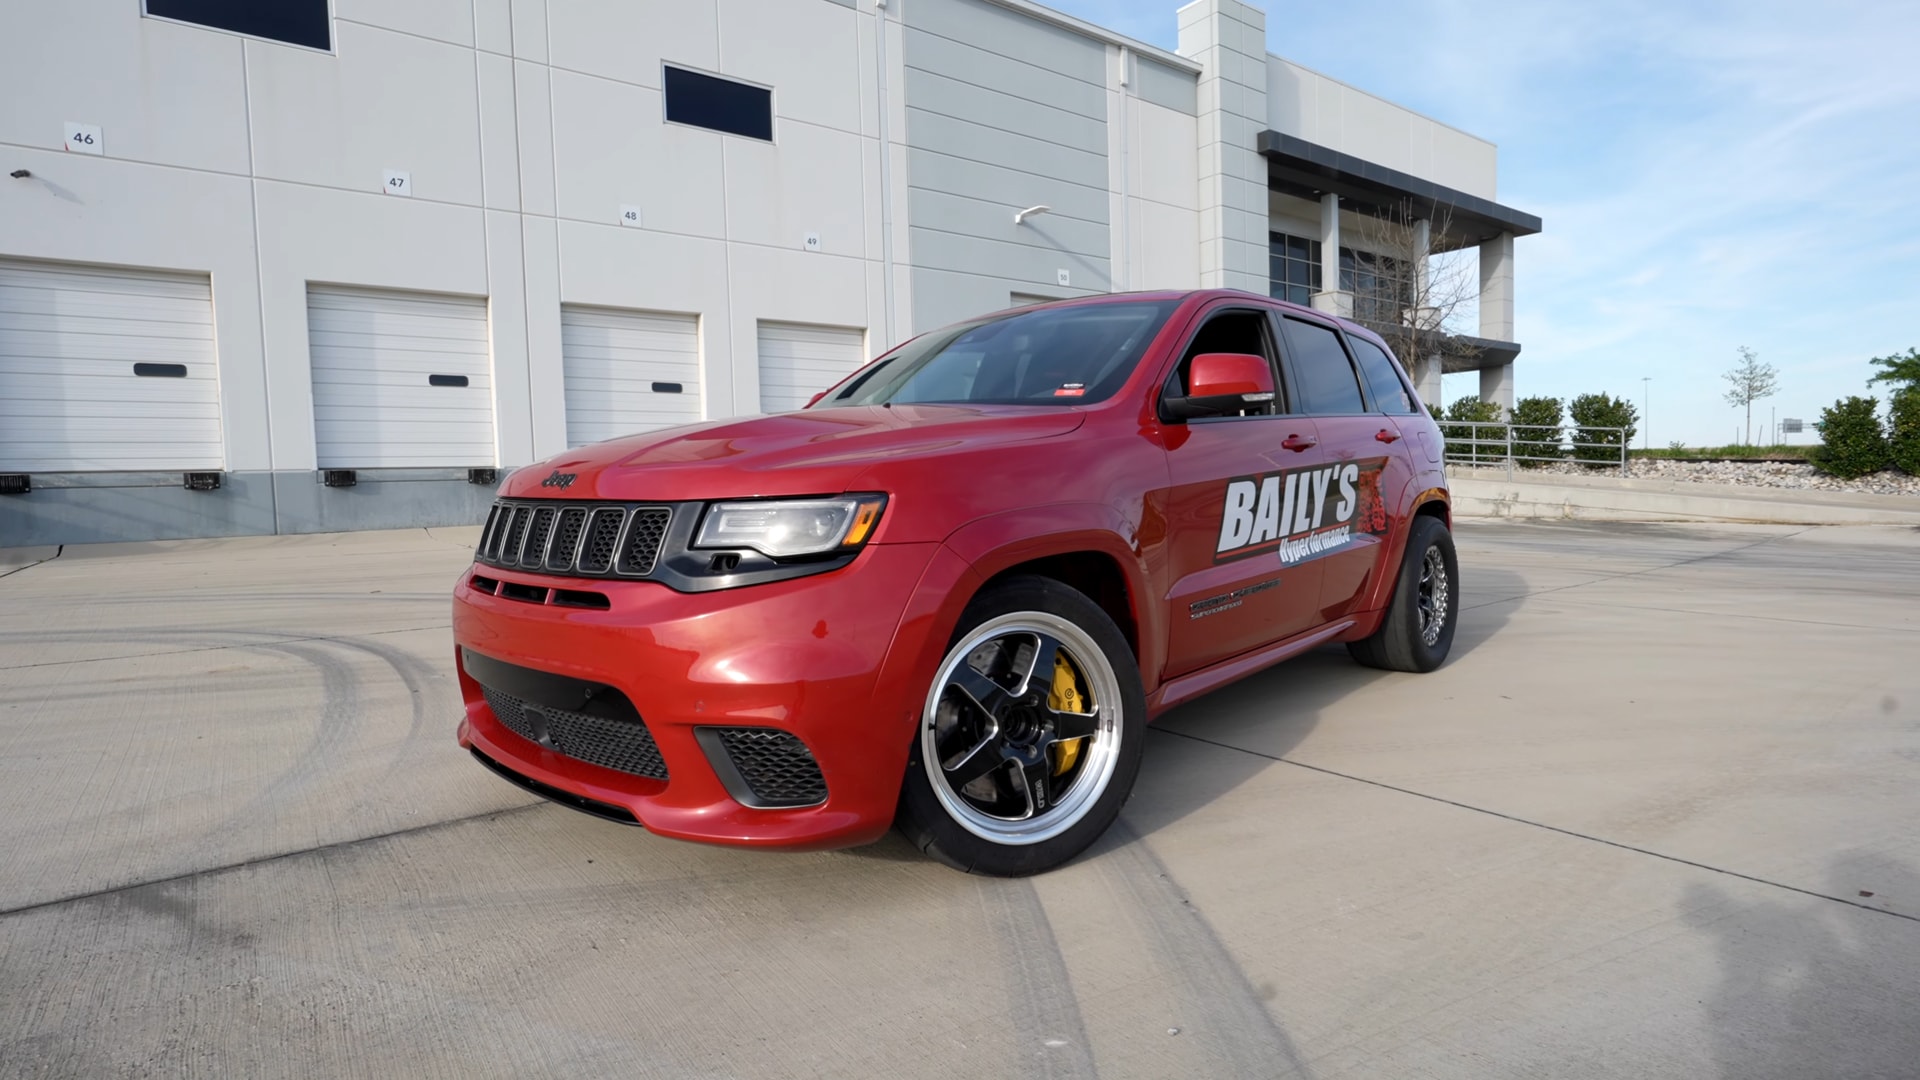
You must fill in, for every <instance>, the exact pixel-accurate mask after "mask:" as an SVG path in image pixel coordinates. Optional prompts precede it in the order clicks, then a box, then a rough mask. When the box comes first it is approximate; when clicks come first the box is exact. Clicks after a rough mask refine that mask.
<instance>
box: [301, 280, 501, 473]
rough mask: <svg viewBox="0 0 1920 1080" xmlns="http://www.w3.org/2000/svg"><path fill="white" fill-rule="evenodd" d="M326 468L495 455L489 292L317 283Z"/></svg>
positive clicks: (469, 461) (316, 359) (316, 373)
mask: <svg viewBox="0 0 1920 1080" xmlns="http://www.w3.org/2000/svg"><path fill="white" fill-rule="evenodd" d="M307 335H308V339H309V342H310V355H311V358H312V361H313V429H314V441H315V443H316V444H317V449H318V451H319V458H320V467H321V468H323V469H377V468H407V467H416V468H417V467H427V466H448V465H453V466H473V465H491V464H493V463H494V444H493V378H492V374H493V369H492V365H491V364H490V363H489V362H488V351H487V302H486V301H485V300H482V299H478V298H475V297H466V296H442V295H439V294H435V293H415V292H396V291H390V290H385V289H349V288H341V287H339V286H333V285H324V286H323V285H309V286H308V287H307Z"/></svg>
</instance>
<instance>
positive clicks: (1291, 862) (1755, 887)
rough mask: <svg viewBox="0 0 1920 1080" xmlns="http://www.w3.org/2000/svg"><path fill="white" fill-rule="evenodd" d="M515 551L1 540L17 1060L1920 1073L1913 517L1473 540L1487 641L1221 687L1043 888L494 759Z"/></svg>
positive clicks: (1181, 721) (1309, 664)
mask: <svg viewBox="0 0 1920 1080" xmlns="http://www.w3.org/2000/svg"><path fill="white" fill-rule="evenodd" d="M471 542H472V530H436V531H434V532H433V533H423V532H403V533H364V534H355V535H344V536H299V537H262V538H248V539H235V540H220V541H188V542H175V543H166V544H147V545H129V546H124V547H118V548H93V549H76V548H67V549H65V550H64V551H63V552H61V553H59V555H58V557H57V558H53V559H51V560H49V561H42V562H38V563H33V560H32V559H23V560H16V561H15V562H13V563H9V564H5V565H6V566H9V567H16V568H17V569H16V570H15V572H13V573H10V574H7V576H4V577H0V1076H8V1077H11V1076H87V1077H95V1076H151V1075H168V1076H221V1077H226V1076H258V1077H274V1076H300V1077H312V1076H420V1077H438V1076H446V1077H477V1076H500V1077H527V1076H551V1075H570V1076H622V1077H625V1076H662V1077H708V1076H711V1077H723V1076H751V1077H759V1076H781V1077H788V1076H855V1075H859V1076H865V1075H886V1076H956V1077H961V1076H964V1077H980V1076H1026V1075H1045V1076H1095V1075H1098V1076H1104V1077H1110V1078H1113V1077H1175V1076H1178V1077H1192V1076H1249V1077H1269V1076H1271V1077H1279V1076H1301V1077H1307V1076H1311V1077H1324V1078H1332V1077H1461V1078H1468V1077H1541V1076H1556V1077H1557V1076H1575V1077H1579V1076H1593V1077H1614V1076H1676V1077H1677V1076H1686V1077H1698V1076H1721V1077H1726V1078H1735V1077H1738V1078H1742V1080H1749V1078H1756V1077H1782V1078H1785V1077H1794V1078H1805V1077H1825V1076H1848V1077H1915V1076H1920V1022H1916V1016H1920V1004H1916V1003H1920V831H1917V830H1916V829H1915V824H1916V822H1920V665H1916V664H1915V663H1914V658H1915V657H1916V656H1920V532H1916V531H1914V530H1911V529H1895V528H1867V527H1861V528H1832V529H1796V528H1790V527H1778V526H1677V525H1602V524H1585V523H1565V524H1528V523H1519V522H1467V523H1464V524H1463V525H1462V526H1461V529H1460V544H1461V563H1462V568H1463V576H1464V577H1465V583H1464V589H1465V593H1464V595H1465V602H1466V604H1467V605H1468V609H1467V610H1466V611H1465V613H1464V616H1463V622H1462V627H1461V631H1460V635H1459V639H1458V642H1457V644H1456V647H1455V654H1454V659H1453V660H1452V661H1451V662H1450V663H1449V664H1448V665H1447V666H1446V667H1444V668H1443V669H1441V670H1440V671H1439V672H1436V673H1434V674H1432V675H1427V676H1404V675H1389V674H1383V673H1379V672H1373V671H1368V670H1364V669H1361V668H1358V667H1356V666H1354V665H1353V664H1351V663H1350V662H1349V661H1348V660H1347V659H1346V658H1345V655H1344V653H1342V652H1340V651H1337V650H1334V651H1327V652H1322V653H1316V654H1313V655H1310V656H1307V657H1303V658H1301V659H1299V660H1296V661H1293V662H1291V663H1289V664H1286V665H1282V666H1281V667H1278V668H1275V669H1272V670H1271V671H1269V672H1267V673H1264V674H1263V675H1260V676H1257V677H1255V678H1253V679H1251V680H1248V681H1246V682H1243V683H1241V684H1238V685H1236V686H1233V687H1229V688H1227V689H1225V690H1223V691H1221V692H1219V693H1216V694H1214V695H1211V696H1210V697H1207V698H1203V699H1201V700H1199V701H1197V702H1194V703H1192V704H1190V705H1187V706H1184V707H1182V708H1181V709H1179V710H1176V711H1175V712H1174V713H1172V714H1170V715H1169V716H1167V717H1166V718H1165V719H1164V720H1163V722H1162V723H1161V724H1160V725H1159V727H1158V728H1157V729H1156V730H1155V732H1154V733H1153V734H1152V735H1151V736H1150V738H1151V743H1150V745H1149V747H1148V758H1147V761H1146V764H1145V766H1144V768H1143V770H1142V773H1141V778H1140V783H1139V787H1138V788H1137V789H1136V794H1135V796H1134V799H1133V801H1132V802H1131V803H1130V804H1129V806H1128V808H1127V810H1126V812H1125V814H1124V815H1123V817H1122V824H1121V827H1119V828H1117V829H1116V830H1115V831H1114V833H1113V834H1111V835H1110V836H1109V837H1107V838H1106V839H1105V840H1103V841H1102V842H1101V843H1100V844H1099V845H1098V846H1097V847H1096V849H1095V850H1094V852H1092V853H1091V854H1090V855H1088V856H1087V857H1085V858H1083V859H1081V860H1080V861H1078V862H1076V863H1075V864H1073V865H1072V866H1070V867H1068V868H1066V869H1064V870H1061V871H1058V872H1056V873H1054V874H1050V875H1047V876H1045V877H1042V878H1039V879H1034V880H1028V881H1011V882H1009V881H993V880H981V879H974V878H969V877H966V876H963V875H959V874H956V873H954V872H952V871H949V870H946V869H944V868H942V867H939V866H937V865H934V864H932V863H929V862H926V861H924V860H922V859H920V858H919V857H918V856H917V855H916V854H915V853H914V852H913V851H912V850H911V849H909V848H908V847H907V846H906V845H905V844H904V843H902V842H900V841H898V840H897V839H891V838H890V839H888V840H887V841H885V842H882V843H880V844H877V845H875V846H873V847H870V848H867V849H862V850H858V851H850V852H837V853H826V854H813V855H780V854H771V853H751V852H740V851H732V850H726V849H718V848H708V847H702V846H697V845H690V844H683V843H676V842H673V841H668V840H662V839H660V838H657V837H653V836H649V835H647V834H646V833H644V832H641V831H639V830H635V829H627V828H622V827H620V826H616V825H610V824H607V823H604V822H600V821H596V820H593V819H590V818H587V817H584V816H582V815H579V814H576V813H573V812H571V811H568V810H565V809H561V808H558V807H554V806H551V805H548V804H545V803H540V802H537V801H534V800H531V799H529V798H528V797H527V796H525V795H524V794H522V793H520V792H519V791H517V790H516V789H514V788H512V787H510V786H508V785H507V784H505V783H503V782H501V781H499V780H498V779H496V778H494V777H492V776H490V775H488V774H486V773H485V772H484V771H483V770H481V769H480V768H479V767H478V766H477V765H475V764H474V763H473V762H472V761H471V759H469V758H468V757H467V756H466V755H465V754H464V753H462V752H461V751H459V749H458V748H457V746H456V745H455V744H454V743H453V741H452V725H453V717H454V716H455V714H456V709H457V699H456V691H455V688H454V685H453V682H452V678H451V674H452V672H451V661H450V656H451V643H450V639H449V637H448V632H447V600H446V596H447V591H448V588H449V587H450V585H451V583H452V581H453V579H454V577H455V575H456V574H458V573H459V571H460V569H461V568H462V567H463V566H464V565H465V564H466V562H467V552H468V550H469V548H468V545H469V544H470V543H471ZM45 554H47V553H37V554H36V555H35V558H39V557H42V556H44V555H45ZM30 563H31V565H28V564H30ZM3 570H4V567H0V572H3Z"/></svg>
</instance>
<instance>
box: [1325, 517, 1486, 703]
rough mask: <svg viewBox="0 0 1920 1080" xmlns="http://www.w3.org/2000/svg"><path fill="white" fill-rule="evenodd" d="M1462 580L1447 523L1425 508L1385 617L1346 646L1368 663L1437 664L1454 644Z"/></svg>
mask: <svg viewBox="0 0 1920 1080" xmlns="http://www.w3.org/2000/svg"><path fill="white" fill-rule="evenodd" d="M1459 581H1460V563H1459V559H1458V558H1457V557H1456V556H1455V555H1454V551H1453V534H1452V533H1451V532H1449V531H1448V529H1447V526H1446V524H1445V523H1444V522H1442V521H1441V520H1440V519H1439V518H1437V517H1432V516H1429V515H1425V514H1423V515H1421V516H1419V517H1416V518H1414V519H1413V524H1412V525H1411V526H1410V527H1409V529H1408V530H1407V550H1406V553H1405V554H1404V555H1403V556H1402V557H1401V559H1400V580H1399V581H1398V582H1397V583H1396V584H1395V585H1394V589H1393V599H1392V600H1391V601H1390V602H1389V603H1388V605H1387V614H1386V617H1385V618H1384V619H1382V620H1380V628H1379V629H1378V630H1375V631H1374V632H1373V636H1372V637H1368V638H1365V639H1363V640H1360V641H1350V642H1348V643H1347V652H1348V653H1349V654H1351V655H1352V656H1353V658H1354V659H1355V660H1358V661H1359V662H1361V663H1362V664H1365V665H1367V666H1368V667H1377V668H1383V669H1385V670H1387V671H1415V672H1424V671H1432V670H1433V669H1434V668H1437V667H1439V666H1440V665H1441V664H1442V663H1443V662H1445V660H1446V659H1447V652H1448V651H1449V650H1450V649H1452V648H1453V628H1454V625H1455V624H1456V623H1458V622H1459V611H1460V585H1459Z"/></svg>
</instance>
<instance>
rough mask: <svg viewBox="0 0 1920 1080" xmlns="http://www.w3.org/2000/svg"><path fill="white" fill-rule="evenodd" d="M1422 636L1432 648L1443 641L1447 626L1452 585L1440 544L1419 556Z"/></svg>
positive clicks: (1451, 599)
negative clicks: (1441, 639) (1442, 632)
mask: <svg viewBox="0 0 1920 1080" xmlns="http://www.w3.org/2000/svg"><path fill="white" fill-rule="evenodd" d="M1419 600H1420V640H1421V641H1423V642H1425V643H1426V644H1427V646H1428V647H1429V648H1431V647H1432V646H1434V645H1437V644H1439V643H1440V632H1441V631H1442V630H1444V629H1446V625H1447V617H1448V615H1449V614H1451V612H1450V610H1449V605H1450V604H1451V603H1452V602H1453V589H1452V588H1451V583H1450V582H1449V580H1448V578H1447V559H1446V555H1445V554H1443V553H1442V552H1441V550H1440V548H1439V546H1438V545H1435V546H1433V547H1430V548H1428V549H1427V554H1426V556H1425V557H1424V558H1422V559H1421V560H1420V595H1419Z"/></svg>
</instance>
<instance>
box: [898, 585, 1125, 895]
mask: <svg viewBox="0 0 1920 1080" xmlns="http://www.w3.org/2000/svg"><path fill="white" fill-rule="evenodd" d="M961 625H962V627H963V629H962V630H961V632H960V633H959V634H957V635H956V636H955V639H954V641H953V644H952V646H951V647H950V648H949V649H948V651H947V654H946V656H945V658H944V659H943V660H942V661H941V664H940V667H939V670H938V671H937V673H936V674H935V677H934V679H933V682H932V685H931V686H930V687H929V689H928V694H927V699H926V705H925V708H924V711H923V712H922V715H921V724H920V732H919V738H918V740H917V745H916V748H915V750H916V753H915V755H914V757H915V759H916V762H917V765H916V767H915V768H913V769H911V770H910V775H909V776H908V780H907V785H906V788H905V790H904V791H903V793H902V799H901V826H902V828H903V830H904V831H905V832H906V833H907V835H908V836H909V837H910V838H912V839H913V840H914V841H915V843H916V844H917V845H918V846H920V847H921V848H922V849H923V850H927V851H928V852H929V853H930V854H933V855H935V856H937V857H939V858H942V859H944V860H945V861H947V862H949V863H951V864H953V865H956V866H961V867H962V868H963V869H969V870H978V871H981V872H984V873H994V874H1021V873H1033V872H1036V871H1039V870H1044V869H1047V868H1049V867H1051V866H1055V865H1058V864H1059V863H1061V862H1064V861H1066V860H1067V859H1069V858H1072V857H1073V856H1074V855H1075V854H1078V853H1079V852H1080V851H1081V850H1082V849H1084V848H1085V847H1086V845H1087V844H1089V843H1091V842H1092V841H1093V839H1094V838H1095V837H1097V836H1098V835H1099V834H1100V833H1101V832H1102V831H1104V830H1105V829H1106V827H1107V824H1108V823H1109V822H1111V821H1112V819H1113V817H1114V816H1115V815H1116V814H1117V813H1118V812H1119V807H1120V803H1121V802H1123V801H1124V800H1125V798H1126V795H1127V792H1128V789H1130V788H1131V787H1132V784H1133V777H1134V773H1135V771H1137V769H1138V765H1139V743H1140V735H1139V729H1140V726H1141V724H1142V723H1143V717H1142V712H1143V710H1144V701H1143V700H1142V698H1141V691H1140V679H1139V673H1138V671H1137V670H1135V669H1134V667H1133V663H1132V661H1133V657H1132V654H1131V651H1130V650H1128V649H1127V648H1126V644H1125V639H1124V638H1123V637H1121V635H1120V633H1119V630H1118V628H1117V627H1115V626H1114V625H1113V622H1112V620H1111V619H1109V618H1108V617H1107V616H1106V614H1105V613H1104V612H1103V611H1101V610H1100V609H1099V608H1098V607H1097V606H1095V605H1094V604H1093V603H1092V602H1091V601H1090V600H1088V599H1087V598H1086V597H1085V596H1082V595H1081V594H1080V593H1078V592H1075V591H1073V590H1071V589H1068V588H1067V587H1065V586H1063V585H1061V584H1059V583H1058V582H1053V581H1048V580H1046V579H1039V578H1029V579H1015V580H1014V581H1012V582H1009V583H1007V584H1005V585H1002V586H998V587H996V588H995V589H993V590H990V591H989V592H987V593H983V594H982V596H981V597H980V598H979V599H977V600H976V601H975V602H974V604H973V605H971V606H970V607H969V609H968V617H963V619H962V621H961Z"/></svg>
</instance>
